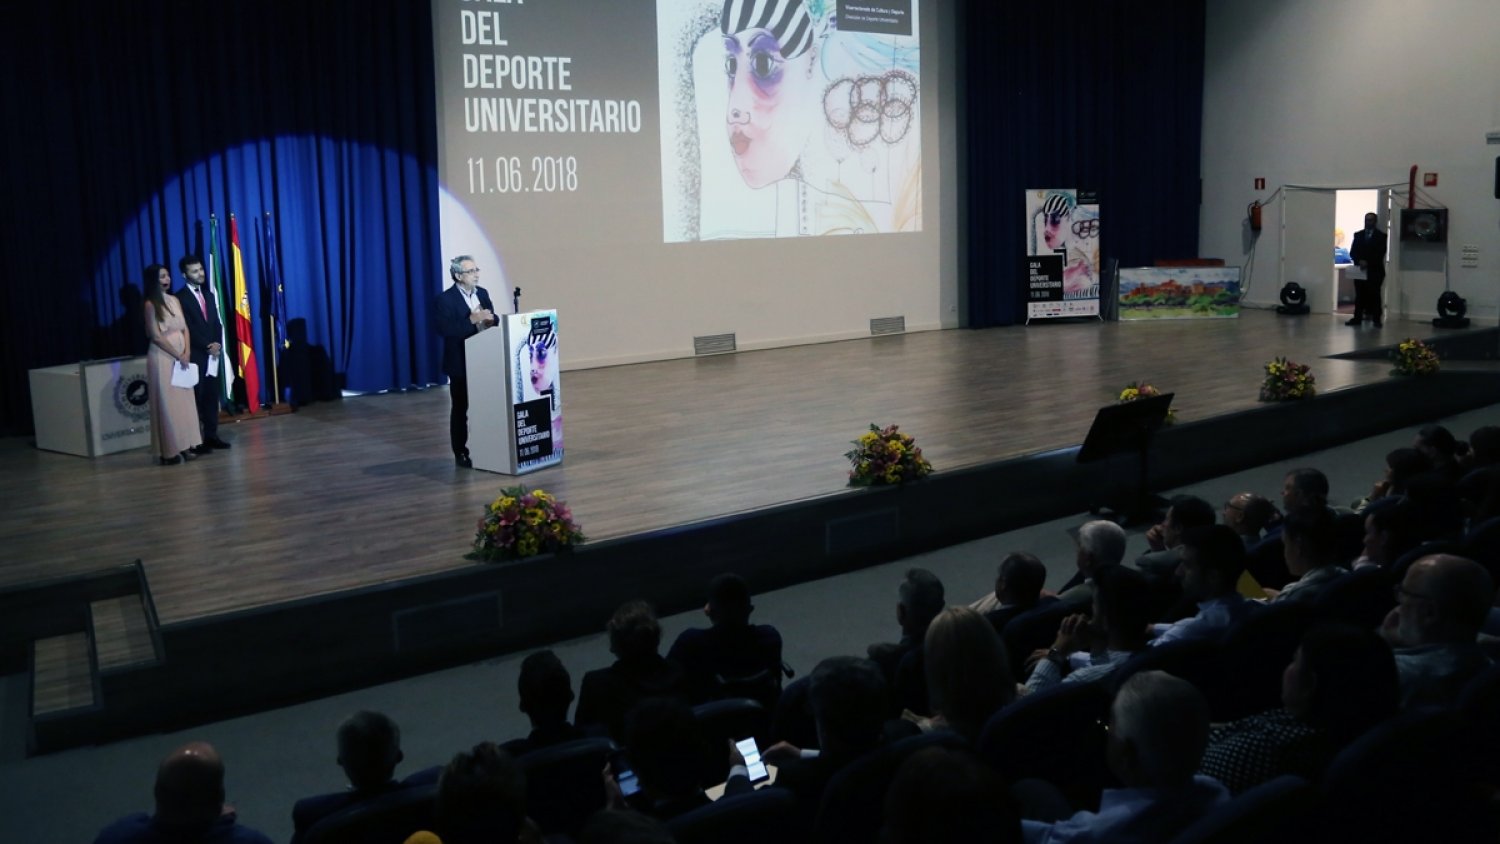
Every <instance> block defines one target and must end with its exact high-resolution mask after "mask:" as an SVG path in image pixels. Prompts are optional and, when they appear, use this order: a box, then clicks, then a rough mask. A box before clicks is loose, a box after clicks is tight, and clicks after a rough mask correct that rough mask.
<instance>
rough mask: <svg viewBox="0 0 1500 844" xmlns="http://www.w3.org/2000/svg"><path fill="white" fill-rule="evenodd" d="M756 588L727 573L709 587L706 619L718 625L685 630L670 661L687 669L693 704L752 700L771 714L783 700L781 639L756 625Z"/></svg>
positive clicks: (735, 575) (770, 630) (767, 628)
mask: <svg viewBox="0 0 1500 844" xmlns="http://www.w3.org/2000/svg"><path fill="white" fill-rule="evenodd" d="M754 611H755V604H753V603H751V602H750V587H749V586H747V585H746V584H745V580H744V578H742V577H740V576H739V575H737V574H721V575H719V576H718V577H715V578H714V579H713V582H712V583H711V584H709V590H708V604H707V605H706V606H704V607H703V614H704V615H706V616H708V619H709V621H710V622H711V623H712V626H711V627H709V628H708V629H707V630H704V629H702V628H697V627H694V628H690V629H688V630H684V631H682V634H681V635H680V636H678V637H677V641H675V642H673V643H672V649H671V650H670V651H668V652H667V659H670V660H672V661H674V662H676V663H677V664H678V665H681V666H682V670H683V672H684V673H685V674H686V677H687V685H688V690H689V694H690V696H691V699H692V700H694V701H696V702H699V703H702V702H704V701H710V700H717V699H719V698H721V697H749V698H753V699H755V700H758V701H760V702H761V703H762V704H763V705H764V706H765V707H766V708H767V709H768V710H769V709H770V708H772V707H773V706H774V705H775V703H776V698H777V697H779V696H780V695H781V634H780V633H778V632H776V628H774V627H772V626H770V625H767V624H751V623H750V613H752V612H754Z"/></svg>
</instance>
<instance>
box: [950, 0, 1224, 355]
mask: <svg viewBox="0 0 1500 844" xmlns="http://www.w3.org/2000/svg"><path fill="white" fill-rule="evenodd" d="M963 14H964V19H963V20H962V21H961V23H960V26H961V27H962V31H963V33H964V34H963V41H964V43H963V50H964V54H963V57H962V59H961V61H960V76H961V77H963V83H964V85H965V87H966V92H965V96H964V97H963V101H964V105H963V118H962V119H963V121H964V123H963V126H964V129H963V143H964V145H965V163H966V171H965V176H964V178H963V179H962V181H963V184H964V186H965V191H966V193H967V208H968V214H967V221H966V222H967V225H966V231H967V237H968V247H967V253H968V259H969V260H968V283H967V290H968V294H969V295H968V308H967V311H968V320H967V324H968V325H969V326H971V327H974V328H985V327H989V326H995V325H1010V324H1013V323H1016V322H1019V321H1022V320H1024V319H1025V309H1024V307H1023V306H1022V297H1023V296H1024V295H1025V286H1024V282H1023V277H1022V270H1023V261H1024V257H1025V254H1026V242H1025V231H1026V218H1025V214H1026V209H1025V192H1026V191H1027V190H1028V189H1033V188H1080V189H1086V190H1087V189H1092V190H1096V191H1098V192H1099V202H1100V218H1101V224H1102V225H1101V237H1102V247H1101V256H1100V263H1101V270H1103V269H1105V268H1106V267H1107V266H1108V262H1109V261H1110V260H1111V259H1118V260H1119V261H1120V262H1121V266H1140V265H1147V264H1150V263H1152V262H1153V261H1155V260H1157V259H1158V258H1184V257H1195V256H1196V255H1197V251H1198V205H1199V201H1200V200H1199V193H1200V184H1201V181H1200V174H1199V144H1200V136H1201V134H1202V123H1203V50H1204V6H1203V0H1163V2H1157V3H1134V2H1124V0H1078V2H1072V3H997V2H993V1H992V0H966V2H965V5H964V9H963Z"/></svg>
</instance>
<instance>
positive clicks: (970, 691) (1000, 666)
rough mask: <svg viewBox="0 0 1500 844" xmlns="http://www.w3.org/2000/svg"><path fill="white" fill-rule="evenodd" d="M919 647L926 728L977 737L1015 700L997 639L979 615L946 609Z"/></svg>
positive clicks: (998, 639) (1013, 679) (1001, 649)
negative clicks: (927, 705) (929, 712)
mask: <svg viewBox="0 0 1500 844" xmlns="http://www.w3.org/2000/svg"><path fill="white" fill-rule="evenodd" d="M923 647H924V650H925V651H926V653H925V662H926V670H927V696H928V700H929V701H931V703H932V711H933V717H932V718H931V720H930V721H928V722H927V723H926V726H928V727H929V728H931V727H946V728H948V729H951V730H953V731H954V732H956V733H958V734H959V735H961V736H964V737H965V738H968V739H969V740H971V741H972V740H975V739H977V738H979V732H980V730H982V729H984V723H985V721H987V720H989V717H990V716H991V715H993V714H995V713H996V712H997V711H999V710H1000V708H1001V707H1003V706H1005V705H1006V704H1007V703H1010V702H1011V701H1012V700H1015V697H1016V681H1015V678H1014V676H1013V675H1012V674H1011V671H1010V663H1009V661H1007V659H1006V657H1005V647H1004V646H1003V645H1001V644H1000V635H999V634H998V633H996V632H995V628H994V627H992V626H990V624H989V622H988V621H986V620H985V618H984V616H982V615H980V614H979V613H977V612H974V611H973V610H971V609H969V608H968V607H949V608H948V609H945V610H943V611H942V612H941V613H939V614H938V617H937V618H935V619H933V620H932V624H931V625H929V626H928V628H927V639H926V643H925V645H924V646H923Z"/></svg>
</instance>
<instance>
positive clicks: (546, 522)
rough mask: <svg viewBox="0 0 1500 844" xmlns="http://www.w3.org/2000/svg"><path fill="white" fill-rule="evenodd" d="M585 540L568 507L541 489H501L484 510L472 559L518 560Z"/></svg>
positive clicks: (470, 556)
mask: <svg viewBox="0 0 1500 844" xmlns="http://www.w3.org/2000/svg"><path fill="white" fill-rule="evenodd" d="M582 541H584V537H583V531H581V530H579V529H578V525H577V524H575V523H574V522H573V512H572V511H571V510H569V509H568V505H567V504H565V503H564V502H562V501H558V500H557V499H556V498H555V497H553V496H551V495H549V494H547V493H546V492H545V491H543V490H540V489H538V490H533V491H531V492H527V491H526V487H523V486H517V487H510V488H508V489H503V490H501V491H500V496H499V497H498V498H496V499H495V500H494V501H492V502H490V503H489V505H488V506H486V507H485V508H484V515H483V516H481V517H480V519H479V526H478V530H477V532H476V533H475V534H474V550H473V551H470V552H469V554H468V557H469V559H471V560H485V561H489V562H493V561H495V560H519V559H521V558H522V557H530V556H531V555H533V554H541V553H544V552H548V551H561V550H563V549H565V548H570V547H572V546H573V545H574V544H576V543H579V542H582Z"/></svg>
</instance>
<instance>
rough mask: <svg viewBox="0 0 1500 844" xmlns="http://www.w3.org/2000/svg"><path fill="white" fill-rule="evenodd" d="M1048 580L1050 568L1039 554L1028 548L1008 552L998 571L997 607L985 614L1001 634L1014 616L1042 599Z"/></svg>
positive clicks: (995, 603)
mask: <svg viewBox="0 0 1500 844" xmlns="http://www.w3.org/2000/svg"><path fill="white" fill-rule="evenodd" d="M1046 581H1047V567H1046V566H1044V565H1042V561H1041V560H1038V559H1037V558H1036V557H1035V556H1033V555H1031V554H1027V553H1026V552H1024V551H1012V552H1011V553H1009V554H1006V555H1005V559H1003V560H1001V561H1000V569H999V570H998V571H997V572H996V573H995V594H994V602H993V604H994V609H991V610H988V611H986V612H985V613H984V618H985V620H986V621H988V622H989V623H990V626H992V627H994V628H995V633H996V634H997V635H998V634H1000V633H1003V632H1004V631H1005V625H1006V624H1009V623H1010V620H1011V619H1013V618H1015V617H1016V616H1018V615H1020V614H1021V613H1023V612H1026V611H1027V610H1029V609H1031V608H1033V607H1035V606H1036V605H1037V604H1038V603H1040V602H1041V595H1042V584H1044V583H1046ZM1049 600H1050V599H1049Z"/></svg>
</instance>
